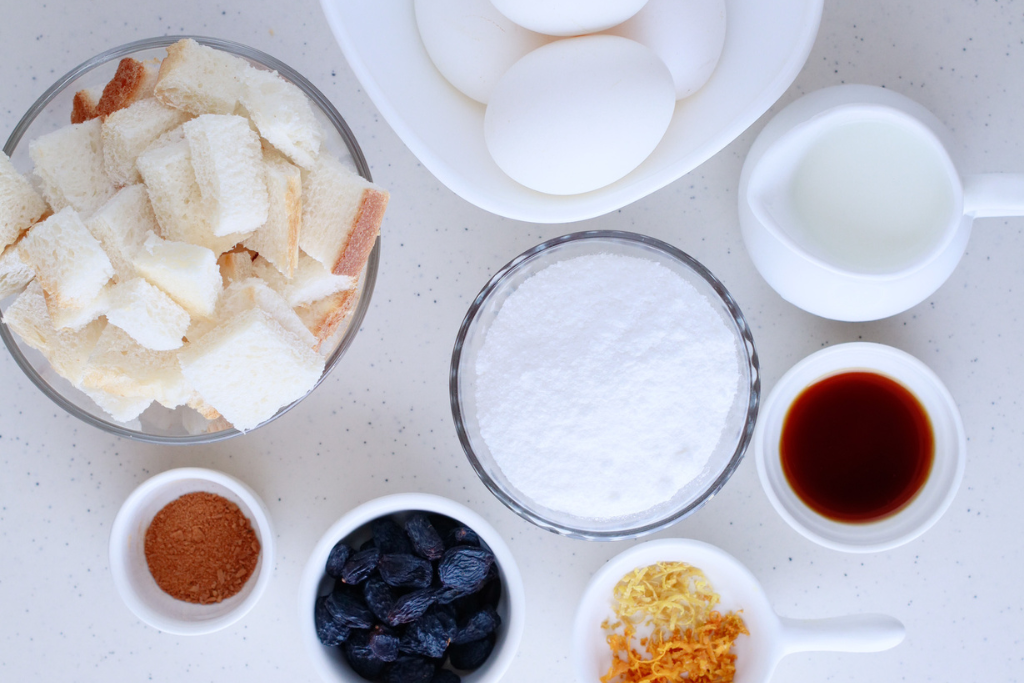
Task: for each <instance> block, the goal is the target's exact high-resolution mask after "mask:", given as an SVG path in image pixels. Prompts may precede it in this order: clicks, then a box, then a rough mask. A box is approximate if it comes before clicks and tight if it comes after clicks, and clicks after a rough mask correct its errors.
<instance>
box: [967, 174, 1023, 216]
mask: <svg viewBox="0 0 1024 683" xmlns="http://www.w3.org/2000/svg"><path fill="white" fill-rule="evenodd" d="M964 213H965V214H967V215H968V216H973V217H975V218H992V217H996V216H1024V173H978V174H976V175H969V176H964Z"/></svg>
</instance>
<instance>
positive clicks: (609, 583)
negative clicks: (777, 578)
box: [572, 538, 905, 683]
mask: <svg viewBox="0 0 1024 683" xmlns="http://www.w3.org/2000/svg"><path fill="white" fill-rule="evenodd" d="M658 562H686V563H688V564H691V565H693V566H694V567H697V568H698V569H700V570H701V571H703V572H704V575H705V576H707V578H708V580H709V581H710V582H711V586H712V588H713V589H714V591H715V592H716V593H718V595H719V596H720V598H721V602H720V604H719V605H718V606H717V607H716V609H718V610H719V611H721V612H722V613H723V614H725V613H726V612H728V611H735V612H740V610H742V612H741V613H740V616H741V617H742V618H743V621H744V623H745V624H746V626H747V630H748V631H750V635H749V636H744V635H741V636H739V637H738V638H737V639H736V643H735V645H734V647H733V652H734V653H735V654H736V678H735V682H736V683H763V682H765V681H767V680H768V679H769V678H771V675H772V672H773V671H775V667H776V666H777V665H778V663H779V661H780V660H781V659H782V658H783V657H785V656H786V655H789V654H793V653H796V652H822V651H829V652H881V651H882V650H888V649H890V648H892V647H895V646H896V645H899V644H900V643H901V642H902V641H903V637H904V635H905V629H904V627H903V624H902V623H900V622H899V621H898V620H897V619H895V618H893V617H890V616H886V615H883V614H858V615H851V616H845V617H833V618H830V619H808V620H805V619H787V618H785V617H780V616H778V615H777V614H776V613H775V611H774V610H773V609H772V606H771V604H770V603H769V602H768V597H767V596H766V595H765V594H764V591H763V590H762V589H761V585H760V584H759V583H758V582H757V579H756V578H755V577H754V575H753V574H751V573H750V570H748V569H747V568H746V567H744V566H743V565H742V564H740V562H739V561H738V560H736V559H735V558H734V557H732V556H731V555H729V554H728V553H726V552H724V551H723V550H720V549H719V548H716V547H715V546H713V545H710V544H708V543H702V542H700V541H693V540H690V539H685V538H670V539H663V540H658V541H648V542H647V543H641V544H640V545H636V546H634V547H632V548H630V549H629V550H627V551H625V552H623V553H621V554H619V555H616V556H615V557H613V558H612V559H611V560H609V561H608V562H607V564H605V565H604V566H603V567H602V568H601V569H600V570H598V572H597V573H596V574H594V577H593V578H592V579H591V580H590V583H589V584H588V585H587V588H586V590H585V591H584V593H583V597H582V599H581V600H580V604H579V607H578V608H577V611H576V619H575V622H574V624H573V635H572V666H573V671H574V673H575V676H576V680H577V682H578V683H599V682H600V679H601V676H603V675H605V674H606V673H607V672H608V668H609V667H610V666H611V662H612V654H611V650H610V649H609V647H608V644H607V641H606V636H607V633H606V631H605V630H604V629H603V628H602V627H601V624H602V623H603V622H604V621H605V620H606V619H611V620H612V622H614V621H615V619H614V612H613V601H612V590H613V589H614V588H615V585H616V584H617V583H618V582H619V581H620V580H621V579H622V577H623V576H625V575H626V574H628V573H630V572H632V571H633V570H634V569H637V568H640V567H646V566H649V565H652V564H656V563H658ZM883 678H884V676H883Z"/></svg>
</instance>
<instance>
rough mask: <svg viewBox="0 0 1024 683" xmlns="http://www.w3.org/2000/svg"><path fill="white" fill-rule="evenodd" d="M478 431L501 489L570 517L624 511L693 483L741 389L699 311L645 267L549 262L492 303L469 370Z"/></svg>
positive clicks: (639, 262) (677, 280)
mask: <svg viewBox="0 0 1024 683" xmlns="http://www.w3.org/2000/svg"><path fill="white" fill-rule="evenodd" d="M476 372H477V381H476V403H477V416H478V420H479V424H480V433H481V435H482V437H483V439H484V441H485V443H486V444H487V447H488V448H489V449H490V451H491V454H492V455H493V457H494V460H495V462H496V463H497V465H498V467H499V468H500V469H501V471H502V472H503V473H504V474H505V476H506V477H507V478H508V480H509V482H510V483H511V484H512V485H513V486H514V487H516V488H517V489H518V490H519V491H520V492H521V493H522V494H524V495H526V496H528V497H529V498H531V499H533V501H534V502H536V503H538V504H540V505H542V506H545V507H548V508H550V509H553V510H558V511H561V512H565V513H569V514H572V515H575V516H577V517H584V518H591V519H606V518H613V517H625V516H629V515H634V514H637V513H640V512H643V511H645V510H648V509H650V508H652V507H655V506H657V505H659V504H661V503H664V502H667V501H668V500H669V499H671V498H672V497H673V496H674V495H675V494H676V493H677V492H678V491H679V490H680V489H681V488H682V487H683V486H685V485H686V484H687V483H688V482H690V481H691V480H693V479H694V478H696V477H697V476H698V475H699V474H700V473H701V471H702V470H703V468H704V467H705V465H706V464H707V461H708V459H709V457H710V456H711V454H712V452H713V451H714V449H715V446H716V445H717V443H718V441H719V439H720V437H721V435H722V432H723V430H724V428H725V425H726V416H727V415H728V412H729V409H730V407H731V406H732V403H733V400H734V398H735V395H736V391H737V389H738V385H739V380H740V368H739V361H738V355H737V347H736V343H735V341H734V338H733V335H732V333H731V331H730V330H729V328H728V327H726V324H725V321H723V319H722V317H721V316H720V315H719V314H718V313H717V312H716V311H715V310H714V309H713V308H712V306H711V304H710V302H708V300H707V299H706V298H705V297H704V296H703V295H701V294H700V293H699V292H698V291H697V290H696V289H695V288H694V287H693V286H692V285H691V284H690V283H688V282H686V281H685V280H684V279H683V278H682V277H681V276H679V275H678V274H676V273H674V272H672V271H670V270H669V269H668V268H665V267H663V266H661V265H659V264H657V263H654V262H653V261H649V260H646V259H642V258H634V257H628V256H619V255H613V254H596V255H589V256H579V257H576V258H572V259H568V260H566V261H561V262H559V263H556V264H554V265H552V266H549V267H547V268H545V269H543V270H541V271H539V272H538V273H537V274H535V275H534V276H532V277H530V278H529V279H527V280H526V281H525V282H523V283H522V285H520V287H519V288H518V289H517V290H516V291H515V292H514V293H513V294H512V295H511V296H509V298H508V299H507V300H506V301H505V302H504V304H503V305H502V307H501V309H500V310H499V312H498V314H497V316H496V318H495V320H494V321H493V323H492V324H491V326H490V329H489V330H488V332H487V335H486V337H485V339H484V342H483V345H482V347H481V349H480V352H479V355H478V356H477V362H476Z"/></svg>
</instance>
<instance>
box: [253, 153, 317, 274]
mask: <svg viewBox="0 0 1024 683" xmlns="http://www.w3.org/2000/svg"><path fill="white" fill-rule="evenodd" d="M263 169H264V171H265V172H266V173H265V178H266V182H267V197H268V199H269V202H270V204H269V210H268V212H267V222H266V223H264V224H263V225H262V226H261V227H260V228H259V229H258V230H256V232H254V233H253V235H252V237H250V238H248V239H246V240H245V241H244V242H242V244H244V245H245V246H246V247H248V248H249V249H252V250H253V251H255V252H256V253H258V254H259V255H260V256H262V257H263V258H264V259H266V260H267V261H269V262H270V263H272V264H273V265H274V267H275V268H277V269H278V270H279V271H281V273H282V274H283V275H284V276H285V277H287V278H290V277H292V276H293V275H294V274H295V268H296V267H297V266H298V262H299V228H300V227H301V225H302V172H301V171H300V170H299V167H298V166H296V165H295V164H292V163H290V162H289V161H288V160H287V159H285V158H284V157H282V156H281V155H279V154H277V153H274V152H271V153H269V154H266V153H265V154H264V155H263Z"/></svg>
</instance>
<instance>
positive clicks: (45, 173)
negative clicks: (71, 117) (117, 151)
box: [28, 119, 115, 217]
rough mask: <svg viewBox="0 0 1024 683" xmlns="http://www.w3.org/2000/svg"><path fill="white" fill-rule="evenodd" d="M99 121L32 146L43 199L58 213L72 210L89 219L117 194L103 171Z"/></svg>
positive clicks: (43, 137)
mask: <svg viewBox="0 0 1024 683" xmlns="http://www.w3.org/2000/svg"><path fill="white" fill-rule="evenodd" d="M101 128H102V124H101V123H100V120H99V119H91V120H89V121H86V122H85V123H77V124H72V125H70V126H65V127H64V128H60V129H58V130H55V131H53V132H52V133H47V134H46V135H41V136H39V137H38V138H36V139H35V140H33V141H31V142H30V143H28V153H29V156H31V157H32V161H33V162H34V163H35V169H34V172H35V174H36V175H37V176H39V179H40V180H41V181H42V185H43V196H44V197H45V198H46V201H47V202H49V204H50V206H51V207H53V210H54V211H60V210H61V209H63V208H65V207H68V206H70V207H72V208H73V209H74V210H75V211H77V212H79V213H80V214H82V216H83V217H88V216H90V215H91V214H92V212H93V211H95V210H96V209H98V208H100V207H101V206H103V203H104V202H106V201H107V200H108V199H110V197H111V196H112V195H113V194H114V191H115V188H114V183H113V182H111V180H110V178H108V177H107V172H106V171H105V170H104V169H103V139H102V134H101Z"/></svg>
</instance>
